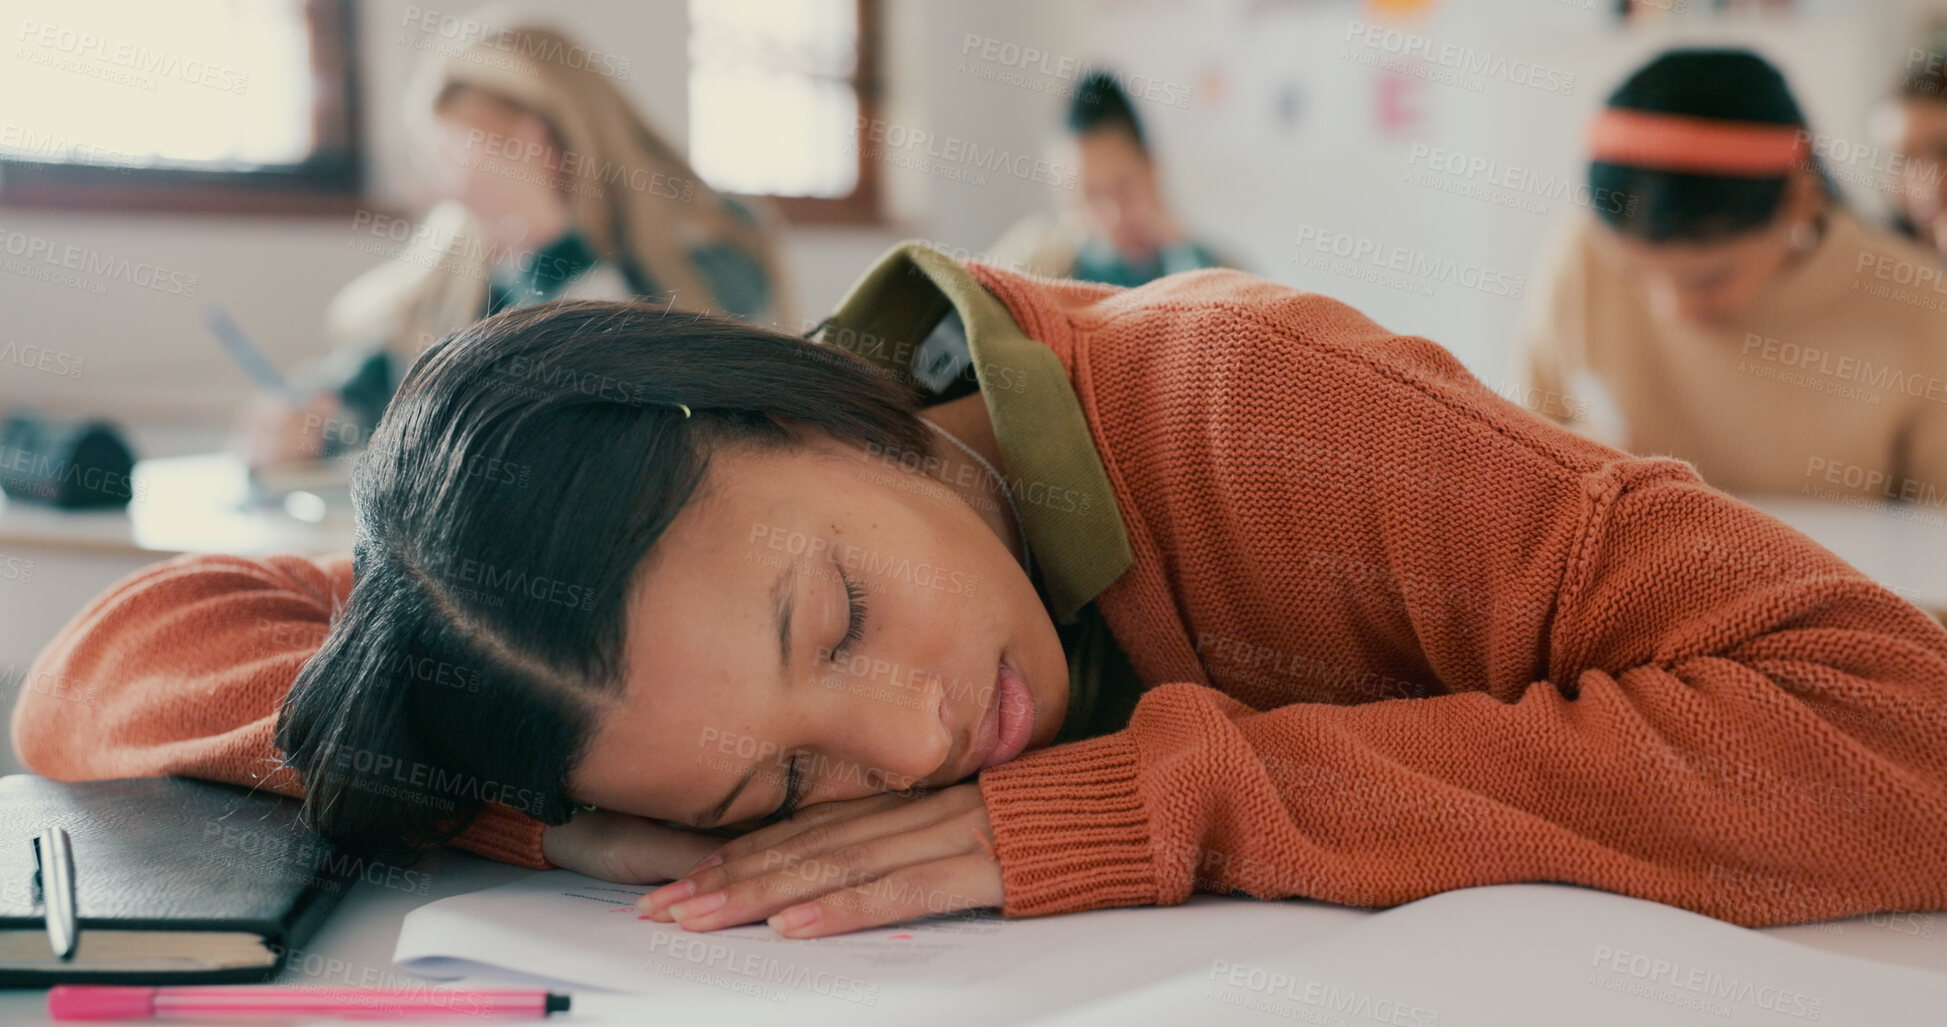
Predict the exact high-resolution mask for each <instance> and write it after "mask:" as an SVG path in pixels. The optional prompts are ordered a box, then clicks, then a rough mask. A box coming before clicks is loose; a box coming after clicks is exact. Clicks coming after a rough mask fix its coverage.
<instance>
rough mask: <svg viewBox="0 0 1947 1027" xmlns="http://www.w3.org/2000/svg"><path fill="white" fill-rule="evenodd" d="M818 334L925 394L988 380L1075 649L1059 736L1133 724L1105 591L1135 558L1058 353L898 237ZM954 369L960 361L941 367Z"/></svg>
mask: <svg viewBox="0 0 1947 1027" xmlns="http://www.w3.org/2000/svg"><path fill="white" fill-rule="evenodd" d="M949 315H953V317H949ZM819 341H821V342H824V343H826V344H827V345H833V346H838V347H841V348H845V349H849V350H851V351H853V352H855V353H858V354H859V355H860V356H863V357H865V358H866V359H868V360H871V361H872V362H873V363H875V364H877V365H879V366H880V367H882V368H885V369H886V370H887V371H889V372H892V373H894V374H896V375H898V376H900V377H901V379H902V380H906V381H911V382H913V383H914V384H915V388H916V389H917V390H918V391H919V392H920V393H921V395H922V396H924V397H925V402H927V403H928V404H929V405H930V404H932V403H936V402H942V401H944V400H947V399H954V398H958V397H959V396H962V395H965V394H966V393H967V392H970V391H972V390H973V388H978V389H979V391H980V396H981V400H982V401H983V402H984V403H985V405H986V407H987V414H988V417H989V418H990V419H991V420H992V421H993V426H994V439H995V441H996V443H998V445H999V446H1000V451H1001V458H1002V461H1003V463H1005V464H1006V466H1007V477H1008V481H1007V486H1008V492H1009V493H1010V494H1011V495H1012V496H1013V497H1014V502H1015V506H1016V508H1017V509H1018V510H1019V511H1020V518H1021V522H1022V524H1021V527H1022V529H1023V530H1024V531H1025V532H1026V533H1027V537H1028V549H1029V552H1031V553H1032V554H1033V556H1034V560H1033V563H1034V567H1035V574H1034V584H1035V588H1036V590H1037V591H1038V592H1039V593H1040V594H1041V597H1042V600H1043V602H1044V603H1046V604H1047V607H1048V612H1049V613H1050V615H1052V616H1053V618H1054V621H1055V630H1056V632H1057V633H1058V634H1059V635H1060V636H1061V640H1062V648H1063V650H1064V652H1065V653H1066V654H1067V657H1068V680H1069V693H1070V695H1069V703H1068V715H1067V717H1066V719H1065V720H1064V721H1063V722H1062V729H1061V734H1060V736H1059V737H1058V739H1057V741H1071V740H1074V739H1077V738H1088V737H1093V736H1095V735H1099V734H1106V733H1108V732H1111V731H1115V730H1117V729H1119V728H1121V727H1122V726H1123V725H1124V724H1126V723H1128V719H1129V714H1130V712H1131V711H1132V710H1134V709H1135V705H1136V699H1137V698H1138V697H1139V696H1140V695H1141V692H1142V682H1141V681H1140V680H1139V679H1138V678H1137V676H1136V673H1135V670H1134V669H1133V668H1132V667H1130V665H1129V661H1128V659H1127V657H1125V656H1124V655H1123V653H1122V651H1121V650H1120V649H1119V648H1118V647H1117V646H1116V643H1115V639H1114V638H1113V637H1112V636H1111V635H1110V634H1109V631H1108V627H1107V625H1106V624H1105V623H1103V621H1102V617H1101V615H1100V613H1099V612H1098V611H1097V610H1096V607H1095V598H1096V597H1097V596H1098V595H1100V594H1101V592H1102V590H1103V589H1105V588H1107V587H1108V586H1109V584H1110V583H1111V582H1113V581H1115V580H1116V579H1117V578H1118V577H1121V576H1122V573H1123V571H1125V570H1127V569H1128V568H1129V565H1130V564H1132V563H1133V562H1135V557H1134V554H1133V553H1132V552H1131V550H1130V548H1129V535H1128V532H1127V531H1126V530H1125V529H1124V528H1123V524H1122V513H1121V511H1120V510H1118V509H1117V508H1116V503H1115V495H1114V493H1113V492H1112V491H1110V488H1109V476H1108V473H1107V472H1106V471H1104V470H1103V468H1102V459H1101V457H1100V456H1099V455H1097V453H1096V451H1095V440H1094V437H1093V436H1092V435H1090V434H1089V430H1088V422H1087V420H1086V419H1084V417H1083V416H1082V405H1081V402H1080V400H1078V399H1077V398H1076V396H1075V390H1074V387H1073V386H1072V385H1071V384H1070V383H1069V380H1068V372H1067V371H1066V370H1065V369H1064V368H1063V367H1062V365H1061V360H1060V359H1059V358H1058V357H1056V356H1055V354H1054V351H1052V350H1050V349H1049V348H1048V347H1046V346H1044V345H1042V344H1041V343H1039V342H1036V341H1035V340H1033V339H1031V338H1029V337H1028V336H1027V335H1026V334H1024V333H1023V332H1022V331H1021V328H1020V326H1019V325H1018V324H1016V323H1015V321H1014V318H1013V316H1012V315H1010V314H1009V313H1008V311H1007V308H1006V307H1005V306H1004V305H1002V304H1001V302H1000V301H999V300H998V299H995V298H994V296H993V294H991V293H989V292H988V291H987V290H986V289H985V288H983V287H981V285H980V283H979V281H978V280H976V279H975V278H974V277H973V275H972V274H971V273H969V272H968V271H967V269H966V268H964V267H961V266H960V265H959V264H957V263H955V262H954V261H953V260H952V259H950V258H948V257H947V256H946V255H944V254H942V253H940V252H939V251H937V250H934V249H931V248H930V247H928V246H926V245H925V244H924V243H917V242H908V243H901V244H900V245H899V246H896V247H894V248H893V249H892V251H891V252H889V253H888V254H886V255H885V256H884V257H882V258H880V260H879V262H878V263H877V264H876V265H874V266H873V267H872V269H871V270H869V271H867V272H866V273H865V276H864V277H863V278H861V279H859V281H858V284H856V285H854V286H853V287H852V291H851V293H850V294H849V295H847V296H846V297H845V299H844V301H843V302H842V303H840V304H839V307H838V310H837V312H836V313H834V314H833V315H832V317H831V319H830V321H829V322H828V323H827V324H826V325H825V327H824V329H823V330H822V332H821V334H820V336H819ZM957 368H964V371H963V372H962V373H960V374H957V375H953V376H951V377H949V376H946V375H943V374H942V373H941V372H942V369H948V370H952V369H957Z"/></svg>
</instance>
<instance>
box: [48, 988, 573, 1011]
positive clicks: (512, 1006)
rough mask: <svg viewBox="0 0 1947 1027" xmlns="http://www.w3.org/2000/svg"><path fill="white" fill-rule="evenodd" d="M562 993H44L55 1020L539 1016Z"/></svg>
mask: <svg viewBox="0 0 1947 1027" xmlns="http://www.w3.org/2000/svg"><path fill="white" fill-rule="evenodd" d="M567 1010H568V996H566V995H556V994H553V993H551V992H546V991H531V990H513V989H509V990H502V991H455V990H450V989H444V988H422V989H418V990H414V991H367V990H362V989H359V988H289V987H280V986H278V985H274V984H220V985H213V986H210V987H201V988H177V987H167V988H127V987H119V986H114V985H100V984H59V985H55V986H54V987H53V988H52V989H50V990H49V991H48V993H47V1012H48V1015H50V1016H52V1017H53V1018H54V1019H56V1020H150V1019H155V1020H173V1019H178V1018H182V1017H191V1016H250V1017H258V1018H265V1017H292V1016H336V1017H341V1018H344V1019H348V1020H377V1019H382V1018H390V1017H421V1016H424V1017H441V1016H500V1017H506V1018H509V1019H515V1018H519V1019H529V1020H539V1019H541V1018H543V1017H545V1016H547V1015H548V1014H549V1013H555V1012H567Z"/></svg>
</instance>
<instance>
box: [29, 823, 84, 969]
mask: <svg viewBox="0 0 1947 1027" xmlns="http://www.w3.org/2000/svg"><path fill="white" fill-rule="evenodd" d="M34 868H35V871H36V876H37V879H38V880H39V882H40V886H41V901H42V902H43V903H45V904H46V906H47V944H48V945H49V947H51V948H53V949H54V956H55V958H57V959H61V960H68V959H73V958H74V951H75V949H77V948H79V947H80V945H81V918H80V916H79V914H78V913H77V911H76V909H75V895H74V888H75V883H74V845H73V843H72V842H70V841H69V840H68V833H67V832H66V831H64V830H62V829H61V828H58V827H50V828H48V829H47V830H45V831H42V832H41V833H40V836H39V837H37V838H35V839H34Z"/></svg>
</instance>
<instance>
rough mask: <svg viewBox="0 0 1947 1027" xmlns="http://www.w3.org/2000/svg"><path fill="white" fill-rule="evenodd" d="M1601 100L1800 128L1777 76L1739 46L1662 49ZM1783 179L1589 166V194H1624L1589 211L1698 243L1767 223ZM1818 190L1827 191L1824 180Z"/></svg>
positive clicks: (1798, 114) (1633, 229) (1621, 227)
mask: <svg viewBox="0 0 1947 1027" xmlns="http://www.w3.org/2000/svg"><path fill="white" fill-rule="evenodd" d="M1607 106H1609V107H1610V108H1614V109H1618V110H1632V111H1646V112H1654V113H1658V114H1677V115H1684V116H1687V117H1693V118H1712V119H1718V120H1723V121H1742V122H1748V123H1752V124H1758V125H1785V126H1790V127H1793V128H1798V129H1801V130H1802V129H1805V128H1806V122H1805V114H1804V112H1803V111H1801V110H1800V109H1799V106H1798V101H1797V100H1796V99H1794V98H1793V97H1792V93H1791V89H1790V88H1789V87H1788V86H1787V85H1786V84H1785V76H1784V75H1782V74H1780V73H1779V71H1778V69H1777V68H1775V67H1773V66H1772V64H1771V62H1769V61H1767V60H1765V59H1764V58H1763V57H1760V56H1758V55H1757V54H1755V53H1752V52H1751V51H1749V50H1737V49H1722V50H1719V49H1708V50H1706V49H1696V50H1689V49H1686V50H1669V51H1665V52H1664V53H1663V54H1661V55H1659V56H1658V57H1657V58H1656V59H1654V60H1652V61H1650V62H1649V63H1648V64H1645V65H1644V66H1643V67H1641V68H1639V69H1637V71H1636V73H1635V74H1633V75H1631V76H1629V78H1628V79H1627V80H1626V81H1624V82H1623V84H1622V85H1620V86H1618V87H1616V91H1615V92H1613V93H1611V94H1609V99H1608V103H1607ZM1813 166H1814V167H1816V165H1813ZM1821 177H1823V176H1821ZM1788 182H1789V176H1787V175H1775V176H1767V177H1758V178H1751V177H1743V176H1731V175H1706V174H1693V173H1688V172H1680V171H1662V170H1655V169H1650V168H1639V167H1632V166H1629V165H1626V164H1612V163H1609V162H1607V161H1593V162H1591V163H1590V164H1589V191H1590V195H1591V196H1592V197H1603V198H1619V199H1620V200H1622V201H1626V202H1595V203H1593V204H1592V206H1593V207H1594V208H1595V210H1596V212H1597V214H1598V215H1599V216H1600V217H1601V218H1602V219H1603V221H1604V222H1606V223H1607V224H1608V225H1609V226H1610V227H1612V228H1614V229H1616V230H1617V231H1620V232H1622V233H1624V234H1626V235H1630V236H1633V237H1636V238H1639V239H1643V240H1645V241H1647V242H1652V243H1668V242H1707V241H1713V240H1717V239H1723V238H1727V237H1730V236H1734V235H1741V234H1743V233H1745V232H1749V231H1753V230H1755V229H1758V228H1761V227H1763V226H1765V225H1768V224H1770V223H1771V222H1772V221H1773V219H1775V218H1776V217H1777V216H1778V211H1779V208H1780V207H1781V206H1782V205H1783V203H1784V200H1785V190H1786V185H1787V183H1788ZM1826 188H1827V191H1828V193H1830V191H1831V190H1830V183H1829V182H1827V183H1826Z"/></svg>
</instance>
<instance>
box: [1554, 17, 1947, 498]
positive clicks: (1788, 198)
mask: <svg viewBox="0 0 1947 1027" xmlns="http://www.w3.org/2000/svg"><path fill="white" fill-rule="evenodd" d="M1807 142H1808V135H1807V129H1806V122H1805V117H1804V115H1803V114H1802V113H1801V112H1800V110H1799V106H1798V103H1797V101H1796V100H1794V99H1793V97H1792V95H1791V92H1790V90H1789V89H1788V88H1787V87H1786V85H1785V80H1784V78H1783V76H1781V75H1780V74H1779V73H1778V71H1777V69H1776V68H1774V67H1772V66H1771V65H1770V64H1769V63H1767V62H1766V61H1764V60H1763V59H1762V58H1760V57H1758V56H1757V55H1755V54H1752V53H1749V52H1747V51H1742V50H1675V51H1670V52H1668V53H1665V54H1663V55H1662V56H1659V57H1657V58H1656V59H1655V60H1653V61H1651V62H1650V63H1649V64H1647V65H1646V66H1644V67H1643V68H1641V69H1640V70H1638V71H1637V72H1636V73H1635V74H1633V75H1631V76H1630V77H1629V79H1628V80H1627V81H1626V82H1624V83H1623V84H1622V86H1621V87H1619V88H1618V89H1617V90H1616V91H1615V93H1614V94H1613V95H1611V96H1610V97H1609V100H1608V104H1607V107H1606V109H1605V110H1604V111H1603V112H1602V113H1601V114H1600V115H1598V116H1597V118H1596V120H1595V123H1594V125H1593V126H1592V127H1591V131H1590V136H1589V145H1590V158H1591V163H1590V165H1589V200H1590V206H1591V207H1592V208H1593V210H1594V214H1595V216H1594V217H1591V218H1584V219H1583V220H1582V221H1581V222H1580V223H1578V224H1577V225H1576V226H1575V228H1574V231H1573V233H1572V234H1571V235H1569V236H1568V237H1567V238H1566V239H1565V240H1564V242H1565V245H1563V246H1561V247H1559V248H1558V249H1557V250H1556V251H1555V252H1554V253H1552V254H1550V255H1549V259H1547V260H1545V261H1544V262H1543V267H1544V269H1545V270H1544V272H1543V273H1542V275H1541V278H1542V282H1543V284H1542V287H1541V288H1540V289H1538V290H1537V291H1536V293H1535V294H1534V295H1535V303H1534V304H1533V306H1532V307H1531V308H1530V310H1529V312H1528V313H1529V315H1530V317H1529V320H1528V324H1527V327H1526V335H1527V339H1526V343H1527V354H1526V358H1527V359H1526V368H1525V371H1526V374H1527V376H1528V381H1527V383H1526V385H1527V390H1526V396H1527V398H1528V400H1529V402H1528V406H1529V407H1530V409H1533V410H1535V411H1536V412H1538V413H1541V414H1543V415H1544V416H1549V417H1552V418H1553V419H1555V420H1557V421H1562V422H1564V423H1568V424H1570V425H1572V426H1575V427H1577V428H1580V429H1585V430H1586V429H1587V427H1588V425H1587V424H1586V423H1585V422H1582V421H1581V420H1580V419H1579V418H1578V414H1580V413H1581V412H1583V411H1585V410H1587V409H1589V408H1590V406H1591V405H1592V404H1593V403H1594V401H1595V400H1596V397H1595V396H1592V395H1591V394H1590V393H1591V392H1596V393H1599V394H1600V395H1601V396H1602V397H1605V398H1606V403H1605V404H1602V405H1607V404H1613V408H1614V410H1615V411H1616V413H1617V414H1619V415H1620V419H1621V421H1622V431H1621V437H1620V438H1614V439H1611V440H1609V441H1613V442H1616V443H1617V444H1620V445H1621V446H1623V447H1624V448H1626V449H1630V450H1632V451H1634V452H1637V453H1640V454H1644V455H1669V456H1675V457H1678V458H1680V459H1683V460H1687V461H1690V462H1691V463H1692V464H1694V465H1695V466H1696V467H1697V469H1698V471H1700V472H1701V473H1702V474H1703V476H1704V478H1705V479H1706V480H1708V481H1710V482H1711V483H1712V484H1713V485H1716V486H1718V487H1719V488H1724V489H1728V490H1730V491H1733V492H1744V493H1780V492H1793V493H1804V494H1811V495H1815V496H1825V497H1837V496H1841V495H1844V496H1848V497H1864V498H1877V499H1925V500H1927V501H1929V502H1940V501H1942V500H1943V499H1947V405H1943V403H1947V320H1944V319H1943V318H1944V316H1947V315H1943V310H1947V283H1942V282H1941V279H1940V277H1939V275H1938V273H1937V267H1938V264H1937V261H1936V258H1935V257H1934V255H1933V253H1932V252H1931V251H1929V250H1926V249H1924V248H1922V247H1920V246H1916V245H1914V244H1913V243H1911V242H1909V241H1907V240H1904V239H1900V238H1898V237H1897V236H1894V235H1892V234H1891V233H1888V232H1883V231H1880V230H1877V229H1875V228H1872V227H1869V226H1867V225H1866V224H1864V223H1862V222H1861V221H1860V220H1859V219H1858V218H1857V217H1855V216H1854V215H1853V213H1852V212H1851V211H1849V210H1847V209H1846V208H1845V207H1844V206H1843V205H1842V203H1841V202H1840V200H1839V198H1838V197H1837V195H1836V193H1835V192H1834V190H1833V189H1832V188H1831V186H1830V184H1829V182H1828V181H1827V179H1826V178H1825V176H1824V174H1823V172H1822V171H1821V169H1820V168H1819V166H1818V164H1817V163H1816V161H1815V160H1814V159H1813V157H1812V154H1811V152H1810V148H1809V146H1808V145H1807ZM1916 282H1917V283H1918V284H1915V283H1916ZM1929 282H1931V283H1932V286H1933V287H1931V288H1930V287H1929V285H1928V283H1929ZM1585 382H1588V383H1593V385H1594V386H1596V388H1591V386H1590V385H1586V384H1584V383H1585Z"/></svg>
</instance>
